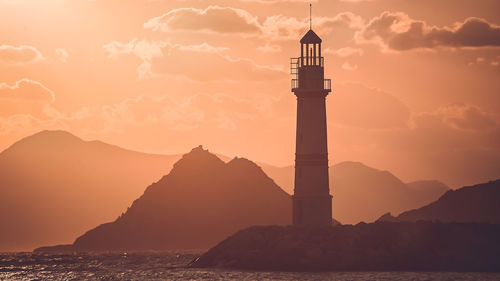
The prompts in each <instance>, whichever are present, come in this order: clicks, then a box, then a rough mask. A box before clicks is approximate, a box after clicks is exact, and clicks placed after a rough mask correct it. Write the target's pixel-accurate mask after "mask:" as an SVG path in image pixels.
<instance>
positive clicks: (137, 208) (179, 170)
mask: <svg viewBox="0 0 500 281" xmlns="http://www.w3.org/2000/svg"><path fill="white" fill-rule="evenodd" d="M290 223H291V198H290V196H289V195H288V194H287V193H286V192H284V191H283V190H282V189H281V188H280V187H279V186H277V185H276V184H275V183H274V181H273V180H272V179H271V178H269V177H268V176H267V175H266V174H265V173H264V172H263V171H262V169H261V168H260V167H258V166H257V165H256V164H255V163H253V162H251V161H249V160H246V159H244V158H234V159H233V160H231V161H229V162H228V163H224V162H223V161H222V160H220V159H219V158H218V157H217V156H215V155H214V154H212V153H209V152H208V151H207V150H204V149H203V148H202V147H201V146H200V147H197V148H194V149H193V150H192V151H191V152H190V153H188V154H185V155H184V156H183V157H182V159H181V160H179V161H178V162H177V163H175V164H174V167H173V169H172V171H171V172H170V173H169V174H168V175H166V176H164V177H163V178H162V179H161V180H160V181H158V182H157V183H154V184H152V185H150V186H149V187H148V188H147V189H146V191H145V192H144V194H143V195H142V196H141V197H140V198H139V199H137V200H135V201H134V203H133V204H132V206H131V207H130V208H129V209H128V210H127V211H126V212H125V213H124V214H123V215H122V216H120V217H119V218H118V219H117V220H116V221H114V222H112V223H107V224H103V225H100V226H98V227H96V228H95V229H92V230H90V231H88V232H87V233H85V234H84V235H82V236H80V237H79V238H78V239H76V241H75V243H74V244H73V247H74V249H75V250H83V251H108V250H111V251H116V250H127V251H130V250H169V249H197V248H200V249H201V248H208V247H211V246H213V245H215V244H216V243H217V242H219V241H220V240H222V239H224V238H225V237H227V236H229V235H230V234H232V233H233V232H235V231H237V230H239V229H242V228H245V227H248V226H251V225H287V224H290Z"/></svg>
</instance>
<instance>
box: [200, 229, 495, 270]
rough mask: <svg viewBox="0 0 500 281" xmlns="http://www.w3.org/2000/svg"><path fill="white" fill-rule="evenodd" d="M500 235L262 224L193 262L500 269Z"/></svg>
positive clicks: (492, 232)
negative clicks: (499, 257)
mask: <svg viewBox="0 0 500 281" xmlns="http://www.w3.org/2000/svg"><path fill="white" fill-rule="evenodd" d="M256 237H261V238H260V239H259V240H255V238H256ZM499 237H500V225H493V224H477V223H440V222H416V223H414V222H401V223H399V222H395V223H392V222H377V223H371V224H358V225H356V226H352V225H344V226H336V227H325V228H302V227H293V226H281V227H280V226H268V227H266V226H259V227H251V228H248V229H245V230H241V231H239V232H237V233H236V234H234V235H233V236H231V237H229V238H228V239H226V240H224V241H223V242H221V243H219V244H218V245H217V246H215V247H214V248H212V249H210V250H209V251H208V252H206V253H205V254H203V255H202V256H201V257H200V258H199V259H198V260H197V261H196V262H194V263H193V264H192V265H191V266H192V267H218V268H231V269H244V270H277V271H372V270H375V271H500V259H498V256H500V240H499V239H498V238H499ZM283 241H286V243H283Z"/></svg>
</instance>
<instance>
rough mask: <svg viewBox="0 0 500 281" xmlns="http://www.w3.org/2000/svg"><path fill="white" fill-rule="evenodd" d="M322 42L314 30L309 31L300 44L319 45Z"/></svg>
mask: <svg viewBox="0 0 500 281" xmlns="http://www.w3.org/2000/svg"><path fill="white" fill-rule="evenodd" d="M321 42H322V40H321V38H319V36H318V35H317V34H316V33H315V32H314V31H313V30H312V29H309V31H308V32H307V33H306V35H304V37H302V39H300V43H302V44H318V43H321Z"/></svg>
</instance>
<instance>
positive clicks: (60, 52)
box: [56, 48, 69, 63]
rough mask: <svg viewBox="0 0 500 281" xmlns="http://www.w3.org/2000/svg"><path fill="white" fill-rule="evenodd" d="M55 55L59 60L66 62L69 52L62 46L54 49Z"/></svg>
mask: <svg viewBox="0 0 500 281" xmlns="http://www.w3.org/2000/svg"><path fill="white" fill-rule="evenodd" d="M56 56H57V59H58V60H59V61H60V62H63V63H66V62H67V61H68V57H69V53H68V51H67V50H66V49H64V48H58V49H56Z"/></svg>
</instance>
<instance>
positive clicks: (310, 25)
mask: <svg viewBox="0 0 500 281" xmlns="http://www.w3.org/2000/svg"><path fill="white" fill-rule="evenodd" d="M312 6H313V4H312V3H309V29H311V30H312Z"/></svg>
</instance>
